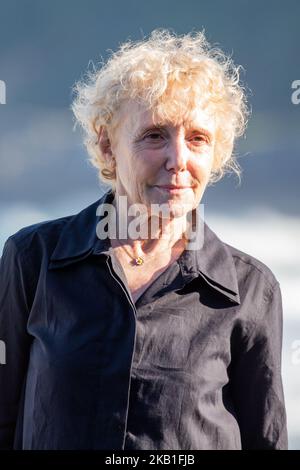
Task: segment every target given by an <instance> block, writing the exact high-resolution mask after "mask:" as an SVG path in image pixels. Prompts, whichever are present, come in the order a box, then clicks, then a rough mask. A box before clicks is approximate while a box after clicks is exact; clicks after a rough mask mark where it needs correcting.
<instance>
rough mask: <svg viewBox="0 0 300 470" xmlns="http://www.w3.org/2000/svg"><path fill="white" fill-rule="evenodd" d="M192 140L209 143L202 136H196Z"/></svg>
mask: <svg viewBox="0 0 300 470" xmlns="http://www.w3.org/2000/svg"><path fill="white" fill-rule="evenodd" d="M192 140H195V141H196V142H207V140H206V138H205V137H204V136H202V135H194V137H192Z"/></svg>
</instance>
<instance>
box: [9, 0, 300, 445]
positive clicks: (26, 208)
mask: <svg viewBox="0 0 300 470" xmlns="http://www.w3.org/2000/svg"><path fill="white" fill-rule="evenodd" d="M299 18H300V2H298V1H297V0H286V1H285V2H282V1H280V0H268V1H264V2H261V1H259V0H251V1H248V0H227V1H226V2H225V1H223V0H200V1H199V0H197V1H196V0H186V1H185V2H181V1H179V0H176V1H174V0H172V1H171V0H151V2H141V1H134V0H126V1H125V2H124V1H122V0H111V1H110V2H104V1H101V0H98V1H97V0H84V1H83V0H51V1H50V0H39V1H37V0H22V1H20V0H19V1H17V0H0V80H2V81H3V82H5V84H6V104H0V254H1V252H2V248H3V245H4V242H5V240H6V239H7V238H8V237H9V236H10V235H11V234H13V233H15V232H16V231H17V230H19V229H20V228H22V227H24V226H26V225H30V224H33V223H36V222H40V221H44V220H50V219H54V218H57V217H62V216H65V215H71V214H75V213H76V212H79V211H80V210H82V209H83V208H84V207H86V206H87V205H89V204H91V203H92V202H94V201H95V200H97V199H98V198H99V197H100V196H101V195H102V194H103V192H104V191H105V190H107V189H108V187H107V186H101V185H100V184H99V183H98V179H97V174H96V171H95V169H94V168H92V167H91V165H90V164H89V163H88V161H87V154H86V152H85V149H84V147H83V144H82V139H81V134H80V131H79V129H78V128H77V129H76V131H74V129H73V127H74V120H73V116H72V112H71V111H70V105H71V101H72V86H73V85H74V83H75V82H76V81H77V80H79V79H80V78H82V76H83V74H84V72H85V71H86V69H87V68H88V67H91V63H94V64H95V65H97V63H98V62H99V61H100V59H101V57H103V58H104V59H105V58H107V56H108V50H109V49H112V50H115V49H116V48H117V47H118V46H119V44H120V43H121V42H123V41H124V40H128V39H132V40H136V39H141V38H142V37H143V36H145V35H148V34H149V33H150V32H151V31H152V30H153V29H155V28H158V27H164V28H171V29H173V30H174V31H175V32H176V33H179V34H181V33H186V32H189V31H191V30H193V29H194V30H203V29H204V30H205V33H206V36H207V39H208V40H209V41H210V42H211V43H213V44H214V45H217V46H220V47H221V48H222V49H223V50H224V51H225V52H226V53H227V54H232V57H233V59H234V61H235V63H236V64H241V65H242V66H243V67H244V69H245V72H244V73H243V74H242V80H243V82H244V83H245V84H246V85H247V87H248V88H249V91H248V96H249V103H250V105H251V107H252V116H251V118H250V121H249V125H248V129H247V132H246V135H245V137H244V138H242V139H241V140H240V142H239V143H238V146H237V153H238V154H239V163H240V165H241V166H242V168H243V173H242V182H241V184H240V185H239V184H238V180H237V178H236V177H234V176H230V177H225V178H224V179H223V180H222V181H220V182H218V183H216V184H215V185H213V186H211V187H209V188H208V189H207V191H206V193H205V197H204V199H203V201H202V202H204V203H205V218H206V221H207V222H208V224H209V225H210V226H211V228H212V229H213V230H214V231H215V232H216V233H217V234H218V236H219V237H220V238H222V239H223V240H224V241H225V242H227V243H229V244H231V245H234V246H236V247H237V248H239V249H240V250H242V251H246V252H248V253H250V254H251V255H253V256H255V257H257V258H258V259H260V260H261V261H263V262H264V263H266V264H267V265H268V266H269V267H270V268H271V269H272V271H273V272H274V274H275V276H276V277H277V279H278V280H279V282H280V285H281V290H282V297H283V307H284V332H283V355H282V361H283V381H284V389H285V397H286V407H287V415H288V430H289V448H290V449H300V294H299V292H300V248H299V245H300V243H299V241H300V240H299V235H300V206H299V196H300V187H299V173H298V172H300V132H299V128H300V104H298V105H297V104H293V102H292V99H291V97H292V93H293V91H294V90H293V89H292V83H293V81H295V80H300V54H299V44H300V28H299ZM250 90H251V91H250ZM299 96H300V95H299ZM0 101H1V100H0ZM2 101H4V100H3V99H2Z"/></svg>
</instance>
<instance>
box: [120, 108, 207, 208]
mask: <svg viewBox="0 0 300 470" xmlns="http://www.w3.org/2000/svg"><path fill="white" fill-rule="evenodd" d="M215 131H216V129H215V120H214V118H213V117H212V116H211V115H210V114H209V113H208V111H205V110H202V109H201V108H197V109H195V110H194V111H193V114H191V117H190V119H189V122H182V120H180V117H179V116H178V119H177V120H176V123H173V122H162V123H159V126H158V125H156V126H155V125H154V123H153V119H152V113H151V111H149V110H147V109H146V108H145V107H143V106H142V105H141V104H139V103H137V102H135V101H129V102H127V103H126V104H125V105H124V106H123V109H122V110H121V115H120V120H119V125H118V127H117V130H116V133H115V136H113V137H112V140H111V152H112V155H113V156H114V158H115V160H116V175H117V178H116V195H117V196H121V195H122V196H127V198H128V199H127V204H128V207H129V205H130V204H133V203H141V204H144V205H146V206H147V208H150V207H151V204H168V207H169V210H170V211H171V212H172V213H173V216H175V217H176V214H177V213H178V216H179V215H183V213H182V211H183V210H184V211H185V212H187V211H190V210H192V209H194V208H195V207H197V206H198V204H199V203H200V200H201V198H202V195H203V193H204V190H205V188H206V185H207V183H208V180H209V177H210V174H211V169H212V165H213V156H214V144H215ZM171 187H173V190H172V188H171ZM183 208H185V209H183Z"/></svg>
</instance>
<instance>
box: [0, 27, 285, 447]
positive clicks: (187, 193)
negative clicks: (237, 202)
mask: <svg viewBox="0 0 300 470" xmlns="http://www.w3.org/2000/svg"><path fill="white" fill-rule="evenodd" d="M76 91H77V95H76V97H75V100H74V103H73V111H74V113H75V116H76V118H77V120H78V122H80V124H81V125H82V126H83V129H84V130H85V133H86V139H85V143H86V145H87V149H88V152H89V154H90V157H91V161H92V163H93V164H94V165H95V167H96V168H97V170H98V171H99V176H100V179H101V181H104V182H106V183H108V184H109V189H108V190H107V191H106V192H105V193H104V195H102V197H101V198H100V199H99V200H97V201H96V202H94V203H93V204H91V205H90V206H89V207H87V208H85V209H83V210H82V211H81V212H79V213H78V214H76V215H72V216H66V217H62V218H60V219H56V220H50V221H46V222H43V223H38V224H34V225H31V226H28V227H24V228H23V229H21V230H20V231H18V232H17V233H15V234H13V235H12V236H10V237H9V238H8V240H7V241H6V243H5V247H4V251H3V256H2V260H1V285H0V309H1V312H0V332H1V339H2V340H3V341H4V342H5V345H6V363H5V364H3V365H1V369H0V373H1V375H0V390H1V394H0V447H1V448H2V449H9V448H14V449H114V450H120V449H121V450H122V449H126V450H129V449H152V450H155V449H194V450H195V449H223V450H224V449H286V448H287V430H286V412H285V404H284V394H283V387H282V379H281V347H282V307H281V292H280V286H279V283H278V281H277V279H276V278H275V276H274V275H273V273H272V272H271V271H270V269H269V268H268V267H266V266H265V265H264V264H263V263H262V262H260V261H258V260H257V259H255V258H253V257H252V256H250V255H248V254H246V253H243V252H241V251H239V250H238V249H236V248H233V247H232V246H230V245H228V244H226V243H224V242H222V241H221V240H220V239H219V238H218V237H217V236H216V235H215V234H214V232H213V231H212V230H211V229H210V228H209V227H208V225H207V224H206V223H204V220H203V218H201V217H200V216H199V208H200V206H201V205H200V201H201V198H202V196H203V193H204V191H205V188H206V186H207V185H208V184H210V183H212V182H214V181H217V180H218V179H220V178H221V177H222V175H223V174H224V173H225V172H226V171H227V170H234V171H235V172H236V173H239V167H238V165H237V163H236V161H235V159H234V156H233V146H234V142H235V139H236V137H237V136H239V135H242V133H243V131H244V128H245V122H246V117H247V106H246V99H245V95H244V91H243V88H242V87H241V85H240V83H239V75H238V68H237V67H235V66H234V64H233V63H232V61H231V59H229V58H227V57H226V56H225V55H224V54H223V53H222V52H221V51H220V50H219V49H213V48H211V47H210V45H209V44H208V42H207V41H206V39H205V37H204V35H203V33H200V32H199V33H193V34H186V35H182V36H176V35H175V34H174V33H170V32H169V31H167V30H156V31H154V32H152V34H151V35H150V37H149V38H147V39H143V40H141V41H138V42H135V43H133V42H127V43H125V44H123V45H122V46H121V47H120V49H119V50H118V51H117V52H115V53H113V54H112V56H111V57H110V58H109V60H108V61H107V63H106V64H103V65H102V67H100V69H99V70H95V71H93V73H91V74H90V75H89V76H88V78H87V80H86V81H83V82H81V83H79V84H78V85H77V87H76ZM157 208H158V210H157ZM136 209H138V210H136ZM137 213H139V216H137ZM105 214H107V215H106V216H105ZM201 221H202V223H201ZM195 235H196V240H197V243H194V242H193V240H194V239H195ZM198 235H200V236H198Z"/></svg>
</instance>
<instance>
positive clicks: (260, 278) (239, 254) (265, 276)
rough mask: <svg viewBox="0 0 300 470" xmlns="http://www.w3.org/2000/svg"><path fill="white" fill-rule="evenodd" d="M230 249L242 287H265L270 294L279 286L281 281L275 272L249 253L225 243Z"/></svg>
mask: <svg viewBox="0 0 300 470" xmlns="http://www.w3.org/2000/svg"><path fill="white" fill-rule="evenodd" d="M224 244H225V245H226V247H227V248H228V249H229V251H230V253H231V255H232V258H233V260H234V263H235V267H236V271H237V277H238V280H239V284H240V285H242V286H246V285H249V284H250V283H251V284H252V286H255V285H258V284H259V285H264V290H265V293H266V294H270V293H271V292H272V291H273V290H274V289H275V288H276V287H278V286H279V281H278V279H277V277H276V275H275V274H274V272H273V271H272V270H271V269H270V268H269V266H267V265H266V264H265V263H264V262H262V261H261V260H259V259H257V258H256V257H254V256H252V255H251V254H249V253H245V252H244V251H241V250H239V249H238V248H236V247H234V246H232V245H229V244H228V243H224Z"/></svg>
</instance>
